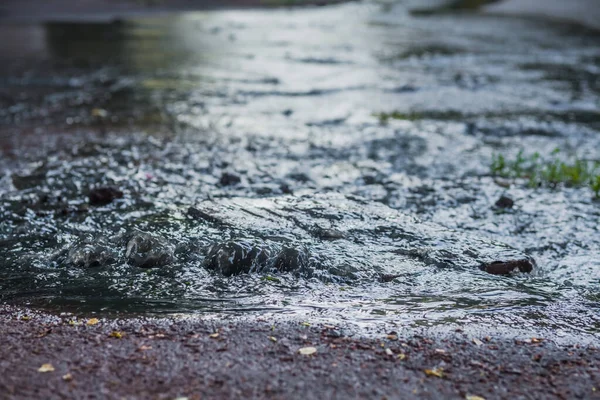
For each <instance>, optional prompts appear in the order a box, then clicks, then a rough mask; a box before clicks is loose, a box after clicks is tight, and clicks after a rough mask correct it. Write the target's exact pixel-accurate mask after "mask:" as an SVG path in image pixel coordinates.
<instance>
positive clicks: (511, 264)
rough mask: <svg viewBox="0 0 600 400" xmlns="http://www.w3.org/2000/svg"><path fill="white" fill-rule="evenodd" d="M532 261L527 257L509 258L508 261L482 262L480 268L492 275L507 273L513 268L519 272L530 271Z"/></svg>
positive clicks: (532, 264)
mask: <svg viewBox="0 0 600 400" xmlns="http://www.w3.org/2000/svg"><path fill="white" fill-rule="evenodd" d="M533 266H534V262H533V261H532V260H529V259H523V260H510V261H494V262H491V263H489V264H484V265H482V266H481V267H480V268H481V269H482V270H483V271H485V272H487V273H490V274H492V275H508V274H510V273H511V272H513V271H514V270H519V271H521V272H531V271H532V270H533Z"/></svg>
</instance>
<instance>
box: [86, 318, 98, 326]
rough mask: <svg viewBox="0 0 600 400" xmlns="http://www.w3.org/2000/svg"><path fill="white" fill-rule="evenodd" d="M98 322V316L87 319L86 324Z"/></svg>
mask: <svg viewBox="0 0 600 400" xmlns="http://www.w3.org/2000/svg"><path fill="white" fill-rule="evenodd" d="M98 322H100V320H98V318H90V319H88V320H87V324H88V325H90V326H91V325H96V324H97V323H98Z"/></svg>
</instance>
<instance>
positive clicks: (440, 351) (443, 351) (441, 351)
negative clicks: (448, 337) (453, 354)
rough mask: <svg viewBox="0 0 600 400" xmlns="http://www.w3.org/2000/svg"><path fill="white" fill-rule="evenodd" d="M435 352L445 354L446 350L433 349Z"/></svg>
mask: <svg viewBox="0 0 600 400" xmlns="http://www.w3.org/2000/svg"><path fill="white" fill-rule="evenodd" d="M435 352H436V353H438V354H446V350H444V349H435Z"/></svg>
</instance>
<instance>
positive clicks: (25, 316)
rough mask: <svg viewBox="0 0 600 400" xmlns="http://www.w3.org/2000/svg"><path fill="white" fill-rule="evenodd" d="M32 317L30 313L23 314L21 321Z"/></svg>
mask: <svg viewBox="0 0 600 400" xmlns="http://www.w3.org/2000/svg"><path fill="white" fill-rule="evenodd" d="M30 319H31V317H30V316H29V315H23V316H22V317H21V321H29V320H30Z"/></svg>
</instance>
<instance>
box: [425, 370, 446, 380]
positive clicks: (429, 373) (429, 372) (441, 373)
mask: <svg viewBox="0 0 600 400" xmlns="http://www.w3.org/2000/svg"><path fill="white" fill-rule="evenodd" d="M425 375H427V376H436V377H438V378H443V377H444V369H443V368H434V369H426V370H425Z"/></svg>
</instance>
